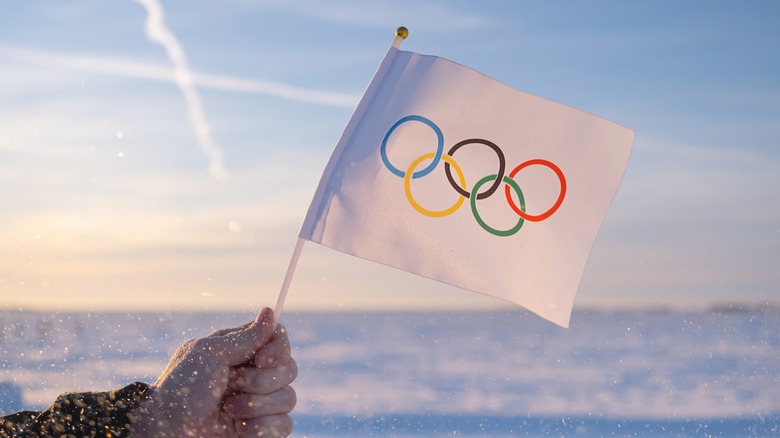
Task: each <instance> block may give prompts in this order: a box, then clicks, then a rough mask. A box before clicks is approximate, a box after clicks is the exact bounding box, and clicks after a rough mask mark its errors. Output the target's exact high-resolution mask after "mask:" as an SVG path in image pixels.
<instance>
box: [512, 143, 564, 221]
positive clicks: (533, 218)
mask: <svg viewBox="0 0 780 438" xmlns="http://www.w3.org/2000/svg"><path fill="white" fill-rule="evenodd" d="M534 164H541V165H542V166H547V167H549V168H550V169H551V170H552V171H553V172H555V174H556V175H558V181H560V183H561V194H560V195H558V199H557V200H556V201H555V204H553V206H552V207H550V209H549V210H547V211H545V212H544V213H542V214H539V215H531V214H527V213H526V212H524V211H522V210H520V208H519V207H518V206H517V205H516V204H515V201H513V200H512V192H511V191H510V190H509V185H506V186H505V187H504V189H505V190H504V193H505V194H506V200H507V201H508V202H509V206H510V207H512V210H514V212H515V213H517V214H518V215H519V216H520V217H521V218H523V219H525V220H527V221H531V222H541V221H543V220H545V219H547V218H548V217H550V216H551V215H552V214H553V213H555V211H556V210H558V207H560V206H561V203H562V202H563V198H564V196H566V178H565V177H564V176H563V172H561V169H560V168H558V166H556V165H555V164H553V163H551V162H549V161H547V160H542V159H540V158H537V159H534V160H528V161H526V162H524V163H521V164H520V165H518V166H517V167H515V168H514V169H512V171H511V172H509V177H510V178H512V179H514V178H515V175H517V172H520V170H522V169H523V168H525V167H528V166H533V165H534Z"/></svg>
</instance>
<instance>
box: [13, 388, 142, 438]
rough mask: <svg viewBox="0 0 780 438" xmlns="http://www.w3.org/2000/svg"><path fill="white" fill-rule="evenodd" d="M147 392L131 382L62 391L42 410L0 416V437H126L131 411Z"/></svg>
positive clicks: (131, 420) (130, 431)
mask: <svg viewBox="0 0 780 438" xmlns="http://www.w3.org/2000/svg"><path fill="white" fill-rule="evenodd" d="M148 393H149V386H148V385H146V384H145V383H141V382H135V383H133V384H131V385H128V386H126V387H124V388H122V389H117V390H114V391H106V392H81V393H70V394H63V395H61V396H59V397H58V398H57V401H55V402H54V404H52V405H51V406H49V408H48V409H46V410H45V411H43V412H33V411H20V412H16V413H14V414H11V415H8V416H6V417H0V437H2V438H6V437H13V438H32V437H36V438H37V437H104V438H119V437H129V436H130V434H131V433H132V430H133V428H132V423H133V418H132V412H133V410H134V409H135V408H136V407H137V406H138V404H139V403H140V402H141V400H143V399H145V398H146V397H147V396H148Z"/></svg>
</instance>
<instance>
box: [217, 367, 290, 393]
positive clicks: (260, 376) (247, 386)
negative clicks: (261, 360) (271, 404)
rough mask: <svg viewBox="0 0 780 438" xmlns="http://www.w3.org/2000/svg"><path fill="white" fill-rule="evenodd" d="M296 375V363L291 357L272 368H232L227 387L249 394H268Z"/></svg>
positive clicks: (283, 385) (285, 384)
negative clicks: (284, 362)
mask: <svg viewBox="0 0 780 438" xmlns="http://www.w3.org/2000/svg"><path fill="white" fill-rule="evenodd" d="M296 377H298V364H296V363H295V361H294V360H292V359H290V361H289V362H287V363H286V364H284V365H279V366H278V367H274V368H256V367H241V368H234V369H232V370H231V372H230V379H229V380H228V388H230V389H234V390H236V391H238V392H248V393H251V394H270V393H272V392H274V391H277V390H279V389H282V388H284V387H285V386H287V385H289V384H291V383H292V382H293V381H294V380H295V378H296Z"/></svg>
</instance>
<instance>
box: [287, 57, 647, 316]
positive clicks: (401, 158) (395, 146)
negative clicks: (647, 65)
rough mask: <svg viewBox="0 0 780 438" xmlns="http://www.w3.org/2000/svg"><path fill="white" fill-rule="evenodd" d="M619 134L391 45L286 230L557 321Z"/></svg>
mask: <svg viewBox="0 0 780 438" xmlns="http://www.w3.org/2000/svg"><path fill="white" fill-rule="evenodd" d="M633 137H634V134H633V131H631V130H630V129H627V128H624V127H622V126H619V125H617V124H615V123H612V122H610V121H607V120H605V119H602V118H600V117H597V116H594V115H591V114H589V113H586V112H583V111H580V110H577V109H574V108H571V107H568V106H565V105H561V104H558V103H555V102H551V101H548V100H545V99H542V98H539V97H536V96H533V95H530V94H527V93H524V92H522V91H519V90H517V89H514V88H512V87H509V86H507V85H505V84H502V83H501V82H498V81H496V80H494V79H492V78H490V77H488V76H485V75H483V74H481V73H479V72H477V71H475V70H472V69H470V68H468V67H464V66H462V65H459V64H456V63H454V62H451V61H448V60H446V59H443V58H439V57H435V56H426V55H420V54H417V53H413V52H407V51H400V50H398V49H396V48H391V49H390V50H389V51H388V53H387V55H386V56H385V58H384V60H383V61H382V63H381V64H380V66H379V68H378V69H377V72H376V73H375V75H374V78H373V79H372V80H371V82H370V84H369V86H368V88H367V89H366V92H365V93H364V96H363V98H362V99H361V101H360V103H359V104H358V106H357V108H356V109H355V112H354V114H353V115H352V117H351V118H350V120H349V122H348V123H347V126H346V128H345V129H344V132H343V134H342V136H341V138H340V140H339V142H338V143H337V145H336V148H335V150H334V152H333V155H332V156H331V159H330V161H329V163H328V165H327V166H326V169H325V172H324V173H323V176H322V179H321V180H320V184H319V186H318V188H317V191H316V193H315V195H314V199H313V200H312V203H311V206H310V207H309V211H308V213H307V215H306V218H305V220H304V223H303V226H302V227H301V231H300V233H299V237H301V238H302V239H306V240H310V241H313V242H317V243H320V244H322V245H325V246H327V247H330V248H333V249H335V250H338V251H342V252H345V253H348V254H352V255H354V256H357V257H361V258H364V259H368V260H373V261H375V262H379V263H383V264H385V265H389V266H393V267H395V268H399V269H402V270H404V271H408V272H412V273H415V274H418V275H421V276H424V277H428V278H431V279H434V280H437V281H440V282H443V283H447V284H450V285H453V286H457V287H460V288H463V289H467V290H470V291H474V292H479V293H482V294H486V295H490V296H493V297H497V298H501V299H504V300H508V301H511V302H514V303H517V304H519V305H521V306H523V307H525V308H527V309H529V310H531V311H532V312H534V313H536V314H538V315H539V316H541V317H543V318H545V319H548V320H550V321H552V322H554V323H556V324H559V325H561V326H564V327H567V326H568V324H569V318H570V314H571V309H572V305H573V301H574V296H575V294H576V291H577V288H578V286H579V282H580V279H581V277H582V273H583V271H584V268H585V263H586V261H587V258H588V254H589V253H590V249H591V247H592V245H593V242H594V240H595V238H596V234H597V233H598V230H599V227H600V226H601V223H602V220H603V218H604V216H605V214H606V212H607V209H608V207H609V205H610V203H611V202H612V199H613V198H614V196H615V193H616V192H617V189H618V186H619V184H620V181H621V179H622V177H623V173H624V171H625V168H626V165H627V163H628V158H629V154H630V150H631V145H632V143H633Z"/></svg>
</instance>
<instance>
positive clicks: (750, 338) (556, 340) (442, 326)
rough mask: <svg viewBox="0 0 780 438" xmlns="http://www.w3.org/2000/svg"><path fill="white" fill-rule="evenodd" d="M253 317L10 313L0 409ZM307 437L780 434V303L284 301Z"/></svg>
mask: <svg viewBox="0 0 780 438" xmlns="http://www.w3.org/2000/svg"><path fill="white" fill-rule="evenodd" d="M253 316H254V315H253V314H251V313H244V314H228V313H134V314H113V313H58V314H49V313H33V312H9V311H5V312H0V411H6V412H10V411H12V410H16V409H20V408H42V407H44V406H46V405H47V404H49V403H50V402H51V401H52V400H54V398H55V397H56V396H57V394H59V393H61V392H65V391H84V390H98V389H107V388H116V387H120V386H123V385H125V384H127V383H129V382H132V381H135V380H142V381H147V382H150V381H152V380H154V378H155V377H156V376H157V374H158V373H159V372H160V371H161V369H162V367H163V366H164V365H165V363H166V362H167V360H168V358H169V356H170V355H171V353H172V352H173V351H174V350H175V349H176V347H177V346H178V345H179V344H180V343H181V342H182V341H184V340H186V339H190V338H193V337H198V336H203V335H205V334H208V333H209V332H210V331H211V330H214V329H218V328H223V327H227V326H233V325H238V324H240V323H242V322H244V321H246V320H249V319H251V318H253ZM282 320H283V321H282V322H283V323H284V324H285V325H286V326H287V328H288V330H289V332H290V337H291V340H292V342H293V349H294V350H293V355H294V357H295V358H296V360H297V361H298V363H299V368H300V374H299V377H298V380H297V381H296V384H295V388H296V392H297V393H298V405H297V407H296V410H295V411H294V419H295V420H296V433H295V436H312V437H320V436H395V437H403V436H409V437H412V436H415V437H419V436H459V437H476V436H485V435H489V436H539V435H545V436H635V435H638V436H780V312H778V311H777V310H763V311H759V310H753V311H745V310H738V311H735V310H733V309H731V310H729V309H723V310H721V311H703V312H686V313H683V312H672V311H669V312H666V311H637V312H575V313H574V315H573V317H572V324H571V326H572V328H571V329H569V330H566V329H561V328H558V327H557V326H554V325H553V324H550V323H548V322H545V321H542V320H541V319H539V318H538V317H536V316H533V315H530V314H528V313H525V312H520V311H518V312H477V313H468V312H462V313H401V312H398V313H393V312H388V313H293V312H290V313H286V314H285V315H284V316H283V318H282Z"/></svg>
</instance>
